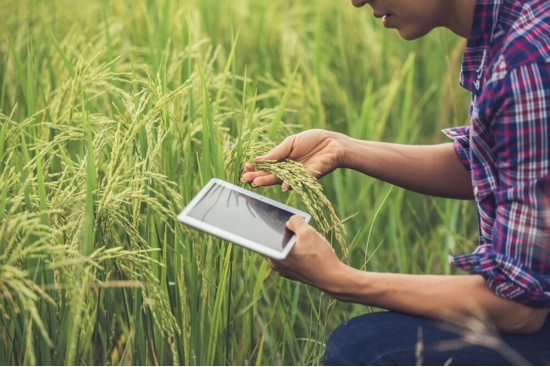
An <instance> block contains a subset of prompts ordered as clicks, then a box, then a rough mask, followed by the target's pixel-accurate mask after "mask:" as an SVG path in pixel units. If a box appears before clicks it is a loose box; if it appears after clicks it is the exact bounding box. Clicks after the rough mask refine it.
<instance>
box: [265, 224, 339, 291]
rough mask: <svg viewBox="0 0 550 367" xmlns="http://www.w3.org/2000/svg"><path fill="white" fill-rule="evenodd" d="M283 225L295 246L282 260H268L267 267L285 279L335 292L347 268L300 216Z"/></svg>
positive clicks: (326, 242)
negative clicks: (289, 233) (293, 238)
mask: <svg viewBox="0 0 550 367" xmlns="http://www.w3.org/2000/svg"><path fill="white" fill-rule="evenodd" d="M286 226H287V228H288V229H289V230H291V231H292V232H294V233H295V234H296V244H295V245H294V248H293V249H292V250H291V251H290V253H289V254H288V256H287V258H286V259H284V260H282V261H275V260H270V259H268V261H269V266H270V267H271V268H272V269H273V270H275V271H276V272H278V273H279V274H280V275H282V276H284V277H286V278H289V279H292V280H298V281H300V282H303V283H307V284H310V285H312V286H314V287H316V288H319V289H322V290H324V291H325V292H327V293H333V292H335V291H336V289H335V287H336V286H337V283H338V282H339V280H340V279H341V273H342V272H344V271H346V268H347V266H346V265H345V264H344V263H342V262H341V261H340V260H339V259H338V257H337V256H336V254H335V252H334V249H333V248H332V247H331V246H330V244H329V243H328V241H327V240H326V239H325V238H323V236H321V235H320V234H319V233H318V232H317V231H315V229H313V227H311V226H310V225H309V224H308V223H307V222H306V221H305V220H304V218H302V217H301V216H299V215H294V216H292V217H291V218H290V219H289V220H288V222H287V224H286Z"/></svg>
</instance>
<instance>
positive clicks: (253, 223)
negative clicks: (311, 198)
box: [178, 178, 311, 260]
mask: <svg viewBox="0 0 550 367" xmlns="http://www.w3.org/2000/svg"><path fill="white" fill-rule="evenodd" d="M295 214H297V215H300V216H302V217H303V218H304V219H305V220H306V221H309V220H310V219H311V216H310V215H309V214H308V213H306V212H303V211H301V210H298V209H295V208H292V207H290V206H288V205H285V204H282V203H280V202H278V201H275V200H272V199H269V198H267V197H265V196H262V195H259V194H256V193H254V192H252V191H249V190H246V189H243V188H241V187H239V186H235V185H233V184H230V183H228V182H225V181H222V180H220V179H216V178H214V179H212V180H210V181H209V182H208V183H207V184H206V186H205V187H204V188H203V189H202V190H201V191H200V192H199V193H198V194H197V195H196V196H195V197H194V198H193V199H192V200H191V202H190V203H189V204H188V205H187V206H186V207H185V208H184V209H183V211H182V212H181V213H180V214H179V215H178V219H179V220H180V221H181V222H183V223H185V224H187V225H189V226H192V227H194V228H197V229H200V230H202V231H205V232H207V233H210V234H212V235H214V236H217V237H220V238H223V239H225V240H227V241H230V242H232V243H234V244H236V245H239V246H242V247H245V248H248V249H249V250H252V251H255V252H258V253H260V254H262V255H265V256H267V257H269V258H272V259H275V260H282V259H284V258H285V257H286V256H287V254H288V253H289V252H290V250H291V249H292V246H293V245H294V243H295V242H296V236H295V235H294V233H292V232H291V231H289V230H288V229H287V228H286V222H287V221H288V219H289V218H290V217H291V216H293V215H295Z"/></svg>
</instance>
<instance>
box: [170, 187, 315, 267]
mask: <svg viewBox="0 0 550 367" xmlns="http://www.w3.org/2000/svg"><path fill="white" fill-rule="evenodd" d="M214 185H221V186H224V187H226V188H229V189H230V190H233V191H236V192H238V193H241V194H244V195H248V196H250V197H252V198H254V199H257V200H260V201H262V202H264V203H266V204H270V205H272V206H274V207H277V208H280V209H283V210H286V211H288V212H290V213H293V214H297V215H300V216H302V217H303V218H304V219H305V220H306V222H309V220H310V219H311V215H309V214H308V213H306V212H304V211H301V210H299V209H296V208H293V207H291V206H288V205H286V204H283V203H281V202H278V201H276V200H273V199H270V198H268V197H265V196H263V195H260V194H257V193H255V192H253V191H250V190H247V189H244V188H242V187H239V186H236V185H233V184H231V183H229V182H227V181H224V180H220V179H218V178H213V179H211V180H210V181H208V183H207V184H206V185H205V186H204V187H203V188H202V189H201V190H200V191H199V193H198V194H197V195H195V197H193V199H192V200H191V201H190V202H189V204H187V206H186V207H185V208H184V209H183V210H182V211H181V213H180V214H179V215H178V220H179V221H180V222H182V223H185V224H187V225H189V226H191V227H194V228H196V229H199V230H201V231H204V232H207V233H210V234H212V235H214V236H216V237H219V238H222V239H224V240H227V241H229V242H231V243H234V244H236V245H239V246H241V247H244V248H247V249H249V250H252V251H255V252H257V253H260V254H262V255H265V256H267V257H269V258H272V259H275V260H283V259H284V258H286V256H287V255H288V253H289V252H290V250H291V249H292V247H293V246H294V244H295V243H296V235H295V234H293V235H292V237H291V238H290V239H289V240H288V242H287V244H286V246H284V247H283V250H282V251H277V250H274V249H272V248H271V247H267V246H266V245H262V244H261V243H258V242H255V241H252V240H249V239H247V238H244V237H241V236H240V235H238V234H237V233H235V232H229V231H226V230H224V229H221V228H219V227H216V226H213V225H211V224H208V223H205V222H203V221H201V220H198V219H196V218H193V217H190V216H189V215H188V214H189V212H190V211H191V210H192V209H193V208H194V207H195V206H196V205H197V204H198V203H199V202H200V200H201V199H202V198H203V197H204V195H205V194H206V193H208V191H209V190H210V188H211V187H212V186H214Z"/></svg>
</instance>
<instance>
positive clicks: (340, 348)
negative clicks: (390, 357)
mask: <svg viewBox="0 0 550 367" xmlns="http://www.w3.org/2000/svg"><path fill="white" fill-rule="evenodd" d="M356 323H357V324H359V322H357V318H356V319H351V320H349V321H347V322H345V323H343V324H342V325H340V326H339V327H338V328H336V329H335V330H334V331H333V332H332V334H331V335H330V337H329V338H328V340H327V343H326V348H325V355H324V360H323V363H324V364H325V365H327V366H338V365H358V364H364V362H365V361H368V360H375V359H376V358H377V355H375V354H374V353H373V351H372V350H370V348H369V346H370V345H372V344H373V343H371V342H370V340H369V339H371V338H375V337H376V335H375V334H376V333H375V332H369V330H368V329H367V330H364V329H363V328H362V327H361V329H363V330H361V337H360V338H358V337H357V335H356V333H357V327H359V326H358V325H356ZM359 360H361V362H359Z"/></svg>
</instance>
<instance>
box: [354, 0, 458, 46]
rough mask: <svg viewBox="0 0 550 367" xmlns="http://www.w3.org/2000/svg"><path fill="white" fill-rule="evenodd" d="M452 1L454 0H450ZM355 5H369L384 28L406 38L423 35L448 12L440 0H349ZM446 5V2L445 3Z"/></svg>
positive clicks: (410, 38)
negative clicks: (391, 29) (392, 29)
mask: <svg viewBox="0 0 550 367" xmlns="http://www.w3.org/2000/svg"><path fill="white" fill-rule="evenodd" d="M451 1H454V0H451ZM351 2H352V4H353V5H354V6H356V7H362V6H364V5H369V6H370V7H371V8H372V11H373V15H374V16H375V17H376V18H379V19H381V21H382V22H383V24H384V27H386V28H394V29H396V30H397V32H398V33H399V35H400V36H401V37H402V38H404V39H407V40H413V39H416V38H419V37H422V36H424V35H425V34H427V33H428V32H430V31H431V30H432V29H434V28H435V27H438V26H442V25H443V24H444V18H445V16H446V15H447V13H448V8H449V7H448V6H446V1H445V0H444V1H442V0H351ZM447 5H448V4H447Z"/></svg>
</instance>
